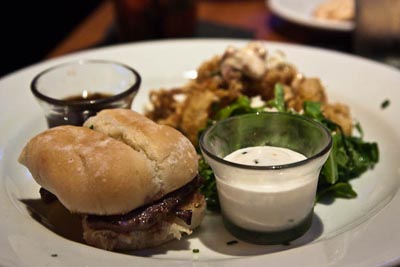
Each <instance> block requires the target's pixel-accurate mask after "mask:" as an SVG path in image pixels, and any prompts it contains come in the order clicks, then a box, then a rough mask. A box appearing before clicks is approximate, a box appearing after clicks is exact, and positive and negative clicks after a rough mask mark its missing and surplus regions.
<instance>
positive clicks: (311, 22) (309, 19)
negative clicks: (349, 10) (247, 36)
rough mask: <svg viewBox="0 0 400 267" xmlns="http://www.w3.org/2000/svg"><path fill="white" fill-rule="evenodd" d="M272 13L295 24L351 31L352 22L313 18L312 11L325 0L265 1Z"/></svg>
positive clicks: (352, 27)
mask: <svg viewBox="0 0 400 267" xmlns="http://www.w3.org/2000/svg"><path fill="white" fill-rule="evenodd" d="M266 1H267V5H268V6H269V8H270V9H271V11H272V13H274V14H276V15H278V16H280V17H282V18H284V19H286V20H288V21H290V22H293V23H296V24H300V25H304V26H308V27H313V28H318V29H323V30H335V31H345V32H348V31H352V30H353V29H354V22H353V21H334V20H323V19H318V18H315V17H314V16H313V15H312V14H313V12H314V10H315V9H316V8H317V7H318V6H319V5H320V4H321V3H323V2H324V1H326V0H266Z"/></svg>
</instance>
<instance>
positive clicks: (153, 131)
mask: <svg viewBox="0 0 400 267" xmlns="http://www.w3.org/2000/svg"><path fill="white" fill-rule="evenodd" d="M84 127H89V128H92V129H93V130H95V131H99V132H102V133H104V134H107V135H108V136H110V137H112V138H114V139H116V140H120V141H122V142H123V143H125V144H127V145H129V146H130V147H132V148H133V149H134V150H135V151H138V152H139V153H142V154H143V155H145V156H146V158H147V159H148V160H149V161H150V162H151V164H152V167H153V170H154V172H155V175H154V176H153V177H152V179H153V180H154V181H155V182H156V183H157V184H159V187H160V190H159V192H156V194H154V195H152V194H149V198H150V199H151V200H154V199H158V198H160V197H161V196H163V195H165V194H167V193H169V192H172V191H174V190H176V189H178V188H180V187H181V186H183V185H184V184H187V183H188V182H189V181H191V180H192V179H193V178H194V177H195V176H196V175H197V171H198V157H197V153H196V150H195V148H194V147H193V145H192V143H190V141H189V139H187V138H186V137H185V136H184V135H183V134H182V133H180V132H179V131H177V130H176V129H174V128H172V127H169V126H166V125H161V124H157V123H155V122H153V121H152V120H150V119H148V118H147V117H145V116H143V115H141V114H139V113H137V112H135V111H132V110H129V109H107V110H103V111H100V112H99V113H98V114H97V115H96V116H94V117H91V118H89V119H88V120H87V121H86V122H85V124H84ZM133 164H134V163H133Z"/></svg>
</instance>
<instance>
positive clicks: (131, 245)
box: [83, 192, 206, 250]
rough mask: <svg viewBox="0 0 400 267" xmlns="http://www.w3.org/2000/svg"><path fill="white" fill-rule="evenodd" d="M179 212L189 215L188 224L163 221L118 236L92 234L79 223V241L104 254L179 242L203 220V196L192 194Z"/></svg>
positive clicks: (180, 221)
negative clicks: (173, 241)
mask: <svg viewBox="0 0 400 267" xmlns="http://www.w3.org/2000/svg"><path fill="white" fill-rule="evenodd" d="M179 209H180V210H191V211H192V222H191V224H190V225H187V224H185V223H184V222H183V221H182V220H181V219H179V218H176V217H174V216H172V217H170V218H169V219H167V220H163V221H161V222H160V223H158V224H156V225H155V226H153V227H151V228H150V229H148V230H143V231H132V232H130V233H126V234H121V233H116V232H114V231H111V230H93V229H91V228H89V227H88V226H87V224H86V220H85V219H84V220H83V238H84V239H85V241H86V243H88V244H89V245H92V246H95V247H98V248H102V249H106V250H137V249H144V248H151V247H156V246H159V245H161V244H163V243H166V242H168V241H170V240H172V239H181V237H182V235H183V234H186V235H190V234H191V233H192V230H194V229H195V228H197V227H198V226H199V225H200V223H201V221H202V220H203V217H204V214H205V211H206V201H205V199H204V196H203V195H201V194H200V193H198V192H196V193H194V194H192V196H191V198H190V199H189V200H188V202H187V203H185V204H184V205H182V206H180V207H179Z"/></svg>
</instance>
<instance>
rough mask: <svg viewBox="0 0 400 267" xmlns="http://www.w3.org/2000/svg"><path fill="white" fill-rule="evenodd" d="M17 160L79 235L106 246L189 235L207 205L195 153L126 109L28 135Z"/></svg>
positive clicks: (172, 133)
mask: <svg viewBox="0 0 400 267" xmlns="http://www.w3.org/2000/svg"><path fill="white" fill-rule="evenodd" d="M19 162H20V163H21V164H23V165H25V166H26V167H27V168H28V169H29V171H30V172H31V174H32V176H33V178H34V179H35V181H36V182H37V183H38V184H39V185H40V186H41V187H42V188H41V193H42V195H43V196H49V195H50V196H54V198H57V199H58V200H59V201H60V202H61V204H63V205H64V206H65V207H66V208H67V209H68V210H69V211H71V212H72V213H78V214H80V215H81V216H82V225H83V231H84V232H83V238H84V240H85V241H86V242H87V243H88V244H89V245H92V246H95V247H98V248H102V249H106V250H134V249H143V248H149V247H155V246H158V245H160V244H162V243H165V242H167V241H169V240H172V239H180V238H181V236H182V234H191V233H192V231H193V229H194V228H196V227H197V226H199V224H200V222H201V220H202V219H203V216H204V212H205V209H206V204H205V200H204V196H203V195H201V194H200V193H199V186H200V184H201V181H200V180H201V179H200V177H199V176H198V173H197V171H198V159H197V153H196V151H195V149H194V147H193V145H192V144H191V143H190V141H189V140H188V139H187V138H186V137H184V136H183V135H182V134H181V133H180V132H178V131H177V130H175V129H173V128H171V127H168V126H163V125H159V124H156V123H154V122H153V121H151V120H149V119H148V118H146V117H144V116H142V115H140V114H138V113H136V112H134V111H131V110H127V109H110V110H103V111H101V112H99V113H98V114H97V115H96V116H94V117H91V118H89V119H88V120H87V121H86V122H85V124H84V125H83V127H77V126H59V127H55V128H52V129H49V130H46V131H45V132H43V133H40V134H39V135H37V136H35V137H34V138H32V139H31V140H30V141H29V142H28V144H27V145H26V146H25V147H24V149H23V151H22V152H21V155H20V157H19Z"/></svg>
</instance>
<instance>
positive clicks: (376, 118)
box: [0, 39, 400, 267]
mask: <svg viewBox="0 0 400 267" xmlns="http://www.w3.org/2000/svg"><path fill="white" fill-rule="evenodd" d="M246 43H247V42H246V41H239V40H218V39H205V40H176V41H160V42H144V43H137V44H128V45H122V46H115V47H109V48H104V49H97V50H91V51H86V52H81V53H76V54H73V55H69V56H66V57H62V58H59V59H55V60H51V61H46V62H43V63H40V64H37V65H35V66H31V67H29V68H26V69H23V70H21V71H19V72H16V73H14V74H12V75H9V76H7V77H4V78H3V79H2V80H1V81H0V99H1V105H0V113H1V114H2V116H1V117H0V124H1V129H2V131H1V135H0V203H1V205H0V215H1V217H2V220H0V265H6V266H46V265H52V266H53V265H55V266H72V265H79V266H86V265H87V266H93V265H96V266H112V265H115V264H118V265H119V266H132V264H134V265H137V266H152V267H153V266H175V265H177V264H179V265H189V266H192V265H193V264H194V265H196V266H208V265H209V264H212V265H214V266H228V265H229V266H231V265H232V264H236V265H240V266H241V265H244V264H250V265H252V266H265V265H267V264H268V263H270V264H274V265H279V266H284V265H290V266H296V265H298V263H299V262H302V263H303V264H304V265H307V266H321V265H344V264H348V265H352V264H355V263H356V264H360V263H363V264H364V265H378V264H382V263H387V262H389V261H391V263H393V262H395V261H400V255H399V253H398V247H399V246H400V231H398V225H400V214H399V213H398V209H399V207H400V194H399V193H398V192H397V191H398V188H399V183H400V179H399V178H400V170H399V167H398V159H399V158H400V151H399V150H398V149H393V148H398V147H400V126H398V123H397V122H398V119H397V116H398V114H399V113H400V108H399V105H398V103H399V102H400V93H399V91H398V90H397V89H398V88H397V87H398V84H400V73H399V72H398V71H396V70H394V69H391V68H389V67H386V66H383V65H380V64H377V63H374V62H371V61H367V60H363V59H359V58H355V57H351V56H348V55H343V54H339V53H335V52H329V51H325V50H321V49H312V48H307V47H302V46H292V45H286V44H280V43H266V46H267V48H268V49H269V50H270V51H276V50H281V51H284V52H285V53H286V55H287V58H288V60H289V61H290V62H292V63H293V64H295V65H296V66H297V67H298V69H299V70H300V71H302V72H303V73H304V74H306V75H307V76H308V77H312V76H314V77H320V78H321V80H322V81H323V83H324V84H325V86H326V88H327V93H328V96H329V97H330V98H331V100H332V101H338V100H339V101H342V102H345V103H346V104H348V105H349V106H350V107H351V110H352V113H353V117H354V118H356V119H357V120H359V121H360V122H361V124H362V125H363V127H364V132H365V133H366V136H365V139H366V140H371V141H377V142H378V144H379V146H380V151H381V159H380V162H379V163H378V165H377V166H376V168H375V169H374V170H372V171H368V172H367V173H366V174H365V175H363V176H362V177H361V178H358V179H356V180H354V181H352V185H353V187H354V188H355V190H356V191H357V192H358V193H359V196H358V197H357V198H356V199H354V200H342V199H338V200H336V201H334V202H333V203H329V204H317V205H316V207H315V216H314V220H313V225H312V228H311V230H310V231H309V232H307V234H306V235H305V236H303V237H302V238H300V239H298V240H296V241H294V242H293V243H291V244H290V245H289V246H283V245H282V246H257V245H251V244H247V243H245V242H241V241H239V243H237V244H233V245H229V244H227V243H228V242H229V241H232V240H234V239H235V238H234V237H232V236H231V235H230V234H229V233H228V232H227V231H226V230H225V229H224V228H223V225H222V223H221V218H220V216H219V215H215V214H209V215H208V216H207V217H206V219H205V221H204V223H203V225H202V227H201V228H200V230H199V231H198V232H197V233H196V234H195V235H194V236H191V237H190V238H185V239H184V240H181V241H176V242H171V243H168V244H165V245H163V246H161V247H160V248H156V249H152V250H144V251H138V252H134V253H128V254H123V253H114V252H107V251H102V250H99V249H96V248H92V247H89V246H86V245H84V244H81V243H80V240H79V237H76V236H74V237H72V236H66V235H65V233H64V232H62V229H57V227H61V228H63V227H65V225H64V226H58V224H57V223H61V225H63V222H62V221H61V222H60V221H57V219H59V218H60V216H61V215H58V214H64V215H65V213H63V211H62V210H58V211H57V210H52V213H51V214H52V216H53V217H51V218H52V220H49V221H48V224H47V225H46V224H43V220H42V219H43V218H40V216H39V218H38V216H36V220H35V219H34V218H33V216H32V215H37V214H35V211H34V210H32V209H34V208H36V209H39V208H40V207H38V206H35V207H33V206H34V204H37V203H36V202H35V201H32V199H37V198H38V197H39V195H38V185H37V184H36V183H35V182H34V181H33V180H32V178H31V176H30V174H29V173H28V172H27V171H26V170H25V169H24V168H23V167H22V166H21V165H19V164H18V163H17V161H16V160H17V157H18V155H19V152H20V151H21V149H22V146H23V145H24V144H25V143H26V141H27V140H28V139H29V138H30V137H31V136H33V135H34V134H36V133H38V132H40V131H42V130H44V129H45V127H46V122H45V119H44V117H43V115H42V111H41V109H40V108H39V106H38V104H37V103H36V102H35V100H34V98H33V96H32V95H31V93H30V90H29V83H30V80H31V79H32V77H34V75H35V74H36V73H38V72H39V71H41V70H43V69H46V68H48V67H49V66H52V65H55V64H58V63H61V62H66V61H72V60H76V59H89V58H92V59H112V60H115V61H120V62H122V63H125V64H127V65H130V66H132V67H134V68H136V69H138V70H139V71H140V73H141V75H142V77H143V86H142V88H141V90H140V92H139V94H138V96H137V98H136V99H135V102H134V104H133V107H132V108H133V109H135V110H138V111H141V110H142V109H143V107H144V105H145V104H146V103H148V93H149V90H150V89H157V88H160V87H166V88H168V87H173V86H177V85H181V84H182V83H183V82H185V80H186V78H185V77H187V75H188V73H192V71H193V70H194V68H196V67H197V66H199V65H200V63H201V62H203V61H204V60H206V59H209V58H210V57H212V56H213V55H216V54H220V53H221V52H222V51H224V50H225V48H226V47H227V46H228V45H235V46H243V45H244V44H246ZM386 99H389V100H390V103H391V104H390V105H389V106H388V107H387V108H385V109H382V108H381V103H382V102H383V101H384V100H386ZM21 100H23V101H21ZM27 205H28V207H29V208H30V211H28V209H27ZM56 208H57V207H56ZM56 208H55V209H56ZM57 212H58V213H57ZM38 213H39V214H41V215H43V214H44V213H43V212H41V211H39V212H38ZM54 214H56V215H54ZM64 215H63V216H64ZM46 216H49V215H46ZM46 216H45V217H46ZM34 217H35V216H34ZM54 218H55V219H56V220H54ZM38 221H41V222H40V223H39V222H38ZM54 227H56V228H54ZM60 231H61V232H60ZM63 236H64V237H63ZM65 236H66V237H67V238H65ZM72 240H75V241H72ZM193 249H199V251H200V252H199V253H195V254H194V253H193V252H192V250H193Z"/></svg>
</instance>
